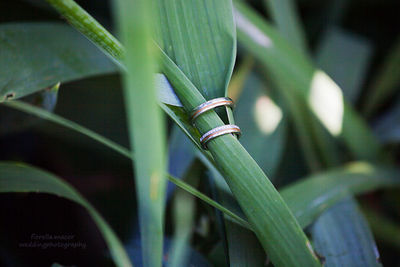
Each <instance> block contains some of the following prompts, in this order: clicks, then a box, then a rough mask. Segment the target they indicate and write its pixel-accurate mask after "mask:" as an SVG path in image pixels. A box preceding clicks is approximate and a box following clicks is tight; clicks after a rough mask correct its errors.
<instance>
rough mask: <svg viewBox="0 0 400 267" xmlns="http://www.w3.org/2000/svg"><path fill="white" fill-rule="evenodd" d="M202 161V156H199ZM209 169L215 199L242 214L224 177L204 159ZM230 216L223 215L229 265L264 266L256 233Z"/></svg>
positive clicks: (263, 255)
mask: <svg viewBox="0 0 400 267" xmlns="http://www.w3.org/2000/svg"><path fill="white" fill-rule="evenodd" d="M200 159H202V160H203V161H204V157H200ZM204 163H205V165H206V166H207V167H208V169H209V170H210V172H211V174H212V176H213V178H214V179H213V180H214V182H215V187H216V189H217V190H216V191H217V193H216V199H217V200H219V201H220V202H221V203H222V205H224V206H225V207H229V210H233V211H234V212H235V214H240V216H242V214H243V211H242V210H241V209H240V207H239V204H238V203H237V201H235V199H234V198H233V196H232V192H231V191H230V189H229V187H228V185H227V184H226V182H225V180H224V178H223V177H222V176H221V174H219V172H218V171H217V169H215V167H214V166H212V165H211V164H210V163H209V162H206V161H204ZM233 222H234V221H232V219H231V217H227V216H225V217H224V220H223V224H224V226H225V227H224V228H225V236H226V237H225V238H226V242H227V245H226V246H227V250H228V255H229V266H237V267H239V266H254V267H256V266H264V264H265V262H266V255H265V252H264V250H263V249H262V246H261V244H260V242H259V241H258V240H257V237H256V235H255V234H254V232H252V231H251V229H243V228H242V227H240V225H239V224H237V223H233Z"/></svg>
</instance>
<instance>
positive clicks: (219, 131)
mask: <svg viewBox="0 0 400 267" xmlns="http://www.w3.org/2000/svg"><path fill="white" fill-rule="evenodd" d="M225 134H235V135H236V137H237V138H239V137H240V135H241V132H240V128H239V126H237V125H233V124H228V125H223V126H219V127H216V128H214V129H212V130H210V131H208V132H206V133H205V134H203V136H202V137H201V138H200V143H201V146H202V147H203V148H204V149H207V142H209V141H210V140H212V139H214V138H216V137H218V136H221V135H225Z"/></svg>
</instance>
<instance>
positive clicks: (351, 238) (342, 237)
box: [311, 197, 381, 267]
mask: <svg viewBox="0 0 400 267" xmlns="http://www.w3.org/2000/svg"><path fill="white" fill-rule="evenodd" d="M311 235H312V237H313V241H314V246H315V249H316V251H317V252H318V254H319V255H320V256H321V257H324V259H325V266H327V267H332V266H338V267H339V266H381V264H380V263H379V252H378V249H377V247H376V244H375V241H374V238H373V236H372V233H371V230H370V229H369V226H368V223H367V221H366V219H365V218H364V216H363V214H362V213H361V211H360V209H359V208H358V206H357V203H356V202H355V201H354V199H353V198H351V197H347V198H346V199H345V200H343V201H341V202H339V203H338V204H336V205H335V206H333V207H331V208H330V209H329V210H327V211H325V212H324V213H323V214H322V215H321V216H320V217H319V218H318V219H317V220H316V222H315V223H314V225H313V226H312V229H311Z"/></svg>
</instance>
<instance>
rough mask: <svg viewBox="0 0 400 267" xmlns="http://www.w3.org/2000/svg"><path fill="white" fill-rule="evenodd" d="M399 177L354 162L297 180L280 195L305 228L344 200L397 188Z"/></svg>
mask: <svg viewBox="0 0 400 267" xmlns="http://www.w3.org/2000/svg"><path fill="white" fill-rule="evenodd" d="M399 177H400V172H399V170H397V169H393V168H389V167H383V166H382V167H380V166H374V165H371V164H368V163H364V162H356V163H352V164H349V165H347V166H345V167H344V168H343V167H341V168H337V169H333V170H331V171H327V172H324V173H321V174H316V175H312V176H310V177H308V178H305V179H302V180H299V181H298V182H296V183H294V184H291V185H289V186H287V187H285V188H283V189H282V190H281V191H280V193H281V195H282V197H283V199H284V200H285V202H286V204H287V205H288V206H289V207H290V209H291V210H292V211H293V213H294V214H295V216H296V218H297V220H298V221H299V223H300V225H301V226H302V227H303V228H304V227H307V226H308V225H309V224H310V223H312V222H313V221H314V219H316V218H317V217H318V216H319V215H320V214H321V213H322V211H324V210H325V209H326V208H327V207H330V206H332V205H333V204H335V203H336V202H337V201H338V200H341V199H343V197H346V196H348V195H349V194H354V195H356V194H360V193H365V192H369V191H371V190H374V189H376V188H382V187H390V186H399V185H400V179H399Z"/></svg>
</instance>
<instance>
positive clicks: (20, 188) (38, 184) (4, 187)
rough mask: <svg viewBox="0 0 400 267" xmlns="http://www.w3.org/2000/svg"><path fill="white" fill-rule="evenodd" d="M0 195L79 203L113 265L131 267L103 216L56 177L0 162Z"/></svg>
mask: <svg viewBox="0 0 400 267" xmlns="http://www.w3.org/2000/svg"><path fill="white" fill-rule="evenodd" d="M0 192H2V193H13V192H18V193H21V192H33V193H48V194H53V195H56V196H60V197H64V198H66V199H69V200H71V201H74V202H76V203H78V204H80V205H81V206H83V207H84V208H85V209H86V210H87V211H88V213H89V214H90V216H91V217H92V219H93V220H94V222H95V223H96V224H97V226H98V228H99V231H100V232H101V234H102V235H103V237H104V239H105V241H106V244H107V246H108V248H109V249H110V252H111V255H112V257H113V259H114V262H115V264H116V265H117V266H120V267H126V266H132V264H131V263H130V260H129V258H128V256H127V254H126V252H125V250H124V248H123V246H122V244H121V242H120V240H119V239H118V237H117V236H116V235H115V233H114V231H113V230H112V229H111V228H110V226H109V225H108V224H107V222H106V221H105V220H104V219H103V217H101V215H100V214H99V213H98V212H97V211H96V210H95V209H94V207H93V206H92V205H91V204H90V203H89V202H88V201H87V200H86V199H85V198H83V197H82V196H81V194H79V193H78V192H77V191H76V190H75V189H74V188H73V187H72V186H71V185H69V184H67V183H66V182H64V181H63V180H61V179H60V178H58V177H56V176H54V175H52V174H50V173H48V172H45V171H43V170H40V169H38V168H35V167H32V166H29V165H26V164H22V163H14V162H0Z"/></svg>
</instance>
